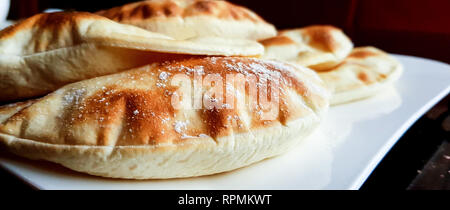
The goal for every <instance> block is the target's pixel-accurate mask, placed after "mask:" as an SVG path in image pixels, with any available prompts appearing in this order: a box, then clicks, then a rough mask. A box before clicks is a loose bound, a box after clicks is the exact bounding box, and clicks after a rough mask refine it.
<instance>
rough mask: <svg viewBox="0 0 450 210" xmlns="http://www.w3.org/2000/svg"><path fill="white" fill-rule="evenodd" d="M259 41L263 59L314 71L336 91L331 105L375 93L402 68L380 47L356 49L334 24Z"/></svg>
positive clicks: (289, 32)
mask: <svg viewBox="0 0 450 210" xmlns="http://www.w3.org/2000/svg"><path fill="white" fill-rule="evenodd" d="M260 42H261V43H262V44H263V45H264V46H265V54H264V56H263V58H268V59H277V60H281V61H287V62H291V63H295V64H297V65H301V66H306V67H309V68H311V69H313V70H315V71H316V72H317V73H318V75H319V76H320V77H321V78H322V80H323V81H324V82H325V84H326V85H327V86H328V88H329V89H330V91H331V92H332V93H333V96H332V98H331V101H330V103H331V105H336V104H342V103H348V102H352V101H355V100H360V99H364V98H367V97H370V96H373V95H375V94H376V93H379V92H381V91H382V90H383V89H386V88H387V87H389V86H390V85H391V84H392V83H393V82H395V81H396V80H397V79H398V78H399V77H400V75H401V73H402V70H403V68H402V65H401V64H400V63H399V62H398V61H397V60H395V59H394V58H393V57H392V56H390V55H388V54H387V53H385V52H383V51H382V50H380V49H377V48H375V47H356V48H353V43H352V41H351V40H350V39H349V38H348V37H347V36H346V35H345V34H344V33H343V32H342V30H340V29H338V28H335V27H333V26H326V25H315V26H309V27H304V28H299V29H291V30H284V31H280V32H279V33H278V35H277V36H275V37H271V38H268V39H265V40H261V41H260Z"/></svg>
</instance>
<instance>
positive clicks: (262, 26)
mask: <svg viewBox="0 0 450 210" xmlns="http://www.w3.org/2000/svg"><path fill="white" fill-rule="evenodd" d="M97 14H99V15H102V16H105V17H107V18H110V19H112V20H115V21H118V22H121V23H126V24H131V25H135V26H138V27H141V28H144V29H146V30H149V31H154V32H158V33H162V34H166V35H169V36H171V37H174V38H176V39H180V40H183V39H189V38H193V37H198V36H220V37H228V38H242V39H252V40H259V39H265V38H268V37H272V36H275V35H276V29H275V27H274V26H273V25H272V24H269V23H267V22H266V21H264V20H263V19H262V18H261V17H259V16H258V15H257V14H255V13H254V12H253V11H251V10H249V9H247V8H244V7H241V6H237V5H234V4H232V3H229V2H227V1H214V0H150V1H141V2H136V3H131V4H126V5H123V6H120V7H115V8H112V9H108V10H103V11H99V12H97Z"/></svg>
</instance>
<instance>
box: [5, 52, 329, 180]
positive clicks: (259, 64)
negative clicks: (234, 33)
mask: <svg viewBox="0 0 450 210" xmlns="http://www.w3.org/2000/svg"><path fill="white" fill-rule="evenodd" d="M230 75H234V76H235V78H239V77H238V76H241V78H244V80H237V79H236V80H229V78H230ZM197 76H200V77H201V78H203V82H200V84H203V85H201V86H200V88H197V89H196V88H195V84H194V89H196V90H197V91H195V93H200V95H201V96H203V105H202V106H200V107H195V106H192V107H193V108H188V106H186V104H185V102H186V101H189V100H190V99H191V98H193V97H194V98H195V93H193V94H194V96H193V97H192V95H191V94H189V93H191V92H190V91H191V90H192V88H191V86H190V85H186V84H191V82H192V83H193V82H194V81H198V80H197V79H196V78H197ZM176 78H178V79H186V81H188V83H181V82H180V81H182V80H177V79H176ZM207 78H210V79H211V78H216V79H213V80H208V79H207ZM217 78H219V79H217ZM220 78H222V79H223V80H220ZM275 78H278V79H275ZM205 81H207V82H205ZM230 81H244V83H240V82H230ZM252 81H253V82H252ZM277 81H278V82H277ZM238 84H241V85H238ZM242 84H243V86H242ZM264 84H267V85H266V86H265V85H264ZM213 87H214V88H217V87H218V89H216V90H225V92H224V94H223V95H222V96H223V97H219V95H220V94H219V93H218V92H215V94H212V93H211V92H210V91H211V89H212V88H213ZM255 88H256V89H255ZM252 90H258V91H257V92H254V91H252ZM269 90H270V91H269ZM265 91H267V92H265ZM275 92H278V94H275ZM261 93H266V94H269V95H270V101H271V102H275V101H278V102H275V104H276V106H266V105H267V104H266V105H264V104H265V103H264V102H263V101H262V100H263V98H265V97H262V96H264V95H261ZM255 94H257V95H255ZM265 96H267V95H265ZM328 97H329V94H328V92H327V89H326V88H325V87H324V86H323V83H322V81H321V80H320V79H319V78H318V77H317V74H315V73H314V72H312V71H310V70H308V69H306V68H302V67H295V66H293V65H289V64H285V63H281V62H276V61H265V60H259V59H251V58H237V57H205V58H191V59H186V60H178V61H171V62H164V63H159V64H152V65H148V66H144V67H141V68H138V69H134V70H130V71H126V72H122V73H118V74H113V75H108V76H103V77H97V78H94V79H90V80H84V81H81V82H78V83H74V84H70V85H67V86H65V87H63V88H61V89H59V90H57V91H55V92H53V93H51V94H49V95H47V96H46V97H44V98H41V99H38V100H35V101H31V102H25V103H19V104H12V105H9V106H5V107H0V146H1V147H3V148H7V149H8V150H10V151H12V152H13V153H16V154H18V155H20V156H24V157H28V158H32V159H43V160H48V161H52V162H55V163H59V164H62V165H63V166H66V167H68V168H70V169H73V170H76V171H80V172H85V173H89V174H93V175H98V176H104V177H116V178H129V179H151V178H158V179H166V178H176V177H192V176H201V175H208V174H214V173H220V172H224V171H229V170H233V169H237V168H240V167H243V166H247V165H249V164H252V163H255V162H257V161H260V160H263V159H265V158H269V157H272V156H275V155H279V154H282V153H284V152H286V151H287V150H289V149H290V148H292V147H293V146H294V145H296V144H297V143H298V142H299V141H301V140H303V139H304V138H305V137H306V136H308V135H309V134H310V133H311V131H312V130H314V128H316V127H317V125H318V123H319V122H320V121H321V118H322V116H323V115H324V114H325V112H326V110H327V109H328ZM179 98H181V100H180V101H181V102H180V104H184V106H181V107H178V108H177V104H178V103H174V99H179ZM276 99H278V100H276ZM175 101H176V100H175ZM209 102H210V103H213V106H209V105H208V103H209Z"/></svg>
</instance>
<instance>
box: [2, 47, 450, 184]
mask: <svg viewBox="0 0 450 210" xmlns="http://www.w3.org/2000/svg"><path fill="white" fill-rule="evenodd" d="M396 57H397V58H398V59H399V60H400V61H401V62H402V63H403V65H404V67H405V71H404V74H403V75H402V77H401V79H400V80H399V81H398V82H397V83H396V84H395V86H394V87H392V88H390V89H389V90H387V91H385V92H383V93H382V94H379V95H377V96H376V97H373V98H370V99H367V100H363V101H359V102H355V103H351V104H346V105H340V106H337V107H332V108H331V110H330V112H329V115H328V117H327V119H326V121H325V122H324V123H323V124H322V125H321V127H320V128H319V129H318V130H317V131H316V132H315V133H314V134H313V135H312V136H311V137H310V138H308V139H306V140H305V141H304V142H303V143H302V144H301V145H299V146H298V147H296V148H294V149H293V150H292V151H290V152H289V153H287V154H285V155H282V156H279V157H275V158H272V159H268V160H265V161H262V162H259V163H257V164H254V165H252V166H250V167H246V168H242V169H239V170H235V171H232V172H227V173H223V174H219V175H212V176H206V177H199V178H189V179H175V180H156V181H155V180H153V181H130V180H117V179H106V178H99V177H94V176H89V175H84V174H81V173H77V172H73V171H70V170H68V169H65V168H63V167H61V166H58V165H56V164H52V163H47V162H43V161H29V160H25V159H23V158H18V157H15V156H12V155H8V154H1V155H0V165H1V166H3V167H4V168H6V169H7V170H9V171H10V172H11V173H13V174H15V175H17V176H18V177H20V178H21V179H23V180H24V181H26V182H28V183H30V184H31V185H33V186H35V187H36V188H39V189H175V190H176V189H358V188H359V187H360V186H361V185H362V184H363V182H364V180H366V178H367V177H368V176H369V174H370V173H371V172H372V170H373V169H374V168H375V167H376V165H377V164H378V163H379V161H380V160H381V159H382V158H383V156H384V155H385V154H386V153H387V152H388V151H389V149H390V148H391V147H392V146H393V145H394V144H395V143H396V142H397V140H398V139H399V138H400V137H401V136H402V134H403V133H404V132H405V131H406V130H407V129H408V128H409V127H410V126H411V125H412V124H413V123H414V122H415V121H416V120H417V119H418V118H419V117H420V116H421V115H423V114H424V113H425V112H426V111H427V110H428V109H430V108H431V107H432V106H433V105H434V104H435V103H437V102H438V101H439V100H440V99H442V98H443V97H445V96H446V95H447V94H448V93H449V91H450V66H449V65H446V64H443V63H440V62H436V61H432V60H427V59H423V58H416V57H410V56H400V55H396Z"/></svg>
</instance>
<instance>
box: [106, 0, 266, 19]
mask: <svg viewBox="0 0 450 210" xmlns="http://www.w3.org/2000/svg"><path fill="white" fill-rule="evenodd" d="M97 14H99V15H102V16H105V17H107V18H110V19H112V20H115V21H119V22H127V21H131V20H143V19H149V18H156V17H189V16H210V17H214V18H219V19H227V20H250V21H252V22H264V20H263V19H262V18H261V17H259V16H258V15H256V14H255V13H253V12H251V11H250V10H248V9H247V8H244V7H241V6H237V5H234V4H231V3H229V2H226V1H212V0H184V1H183V0H150V1H141V2H136V3H131V4H126V5H123V6H119V7H114V8H111V9H108V10H102V11H99V12H97Z"/></svg>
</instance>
